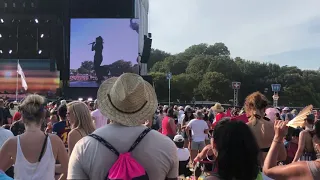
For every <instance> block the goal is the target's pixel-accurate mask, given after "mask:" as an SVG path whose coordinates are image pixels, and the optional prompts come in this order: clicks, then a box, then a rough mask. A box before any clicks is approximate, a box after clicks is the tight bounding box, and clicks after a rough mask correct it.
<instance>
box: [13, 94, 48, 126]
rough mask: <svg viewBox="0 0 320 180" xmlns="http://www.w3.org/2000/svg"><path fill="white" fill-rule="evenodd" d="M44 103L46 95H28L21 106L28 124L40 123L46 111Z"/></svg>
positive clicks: (25, 121)
mask: <svg viewBox="0 0 320 180" xmlns="http://www.w3.org/2000/svg"><path fill="white" fill-rule="evenodd" d="M44 103H45V99H44V97H42V96H40V95H38V94H32V95H28V96H27V97H26V98H25V99H24V100H23V101H22V103H21V105H20V106H19V108H20V111H21V114H22V117H23V122H24V123H26V124H28V123H30V122H35V123H36V124H40V123H41V120H42V119H43V118H44V116H45V112H46V111H45V109H44Z"/></svg>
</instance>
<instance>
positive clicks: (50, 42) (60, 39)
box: [0, 0, 152, 99]
mask: <svg viewBox="0 0 320 180" xmlns="http://www.w3.org/2000/svg"><path fill="white" fill-rule="evenodd" d="M148 11H149V1H148V0H117V1H114V0H103V1H101V0H90V1H88V0H54V1H52V0H25V1H24V0H21V1H16V0H0V35H1V36H0V37H1V38H0V60H1V59H15V60H17V59H19V60H20V62H23V61H22V60H23V59H47V60H49V61H50V68H49V70H50V71H51V72H60V88H61V89H59V90H58V91H57V92H59V95H60V96H64V97H66V98H72V99H77V98H78V97H80V96H81V97H83V98H86V97H85V96H88V97H93V98H94V97H95V95H96V91H97V89H98V87H94V88H91V87H89V88H87V87H83V88H71V87H69V79H70V53H71V49H70V43H71V40H70V38H71V37H70V35H71V32H70V29H71V25H70V24H71V19H73V18H74V19H77V18H96V19H97V18H99V19H103V18H110V19H126V18H127V19H128V20H129V19H134V20H135V21H137V22H138V26H137V27H135V28H132V30H136V31H137V32H136V33H137V39H138V45H137V54H136V57H134V59H135V60H134V61H135V63H137V64H138V66H137V67H138V72H137V73H139V74H140V75H142V76H144V75H147V61H148V58H149V57H148V55H150V50H151V49H150V48H151V34H150V33H149V31H148ZM84 26H86V25H84ZM128 26H129V24H128ZM146 39H147V40H148V41H147V42H148V45H147V46H145V45H144V42H146ZM104 45H105V49H107V47H106V42H105V43H104ZM76 53H79V54H81V52H76ZM141 60H142V62H143V63H142V62H141ZM91 61H92V60H91ZM22 66H24V64H22ZM22 68H23V69H27V68H25V67H22ZM26 79H27V81H28V77H27V75H26ZM145 79H148V81H151V82H152V79H151V80H150V78H146V77H145Z"/></svg>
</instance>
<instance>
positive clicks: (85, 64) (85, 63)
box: [80, 61, 93, 72]
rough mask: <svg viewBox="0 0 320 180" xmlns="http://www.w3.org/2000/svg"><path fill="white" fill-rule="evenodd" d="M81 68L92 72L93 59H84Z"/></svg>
mask: <svg viewBox="0 0 320 180" xmlns="http://www.w3.org/2000/svg"><path fill="white" fill-rule="evenodd" d="M80 68H83V69H85V70H87V72H91V71H92V70H93V61H83V62H82V63H81V66H80Z"/></svg>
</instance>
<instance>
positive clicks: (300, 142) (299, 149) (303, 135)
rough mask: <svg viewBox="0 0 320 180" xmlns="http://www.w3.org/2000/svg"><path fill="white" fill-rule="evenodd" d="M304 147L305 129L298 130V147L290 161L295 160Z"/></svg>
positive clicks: (300, 154) (298, 157)
mask: <svg viewBox="0 0 320 180" xmlns="http://www.w3.org/2000/svg"><path fill="white" fill-rule="evenodd" d="M304 148H305V131H302V132H300V135H299V143H298V149H297V152H296V155H295V156H294V159H293V161H292V162H297V161H298V160H299V159H300V157H301V156H302V154H303V151H304Z"/></svg>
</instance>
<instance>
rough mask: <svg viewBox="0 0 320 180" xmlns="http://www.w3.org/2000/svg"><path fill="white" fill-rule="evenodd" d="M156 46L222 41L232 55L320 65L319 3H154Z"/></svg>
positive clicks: (175, 49) (169, 48)
mask: <svg viewBox="0 0 320 180" xmlns="http://www.w3.org/2000/svg"><path fill="white" fill-rule="evenodd" d="M149 2H150V3H149V5H150V9H149V31H150V32H151V33H152V37H153V42H152V43H153V44H152V46H153V48H158V49H161V50H164V51H166V52H170V53H173V54H175V53H179V52H183V51H184V50H185V49H186V48H188V47H189V46H191V45H194V44H200V43H208V44H214V43H216V42H223V43H225V45H226V46H227V47H228V48H229V50H230V52H231V56H232V57H242V58H245V59H248V60H255V61H260V62H272V63H277V64H280V65H290V66H298V67H299V68H301V69H318V68H319V67H320V61H319V60H320V1H319V0H306V1H301V0H281V1H279V0H269V1H257V0H242V1H239V0H225V1H221V0H174V1H171V0H149Z"/></svg>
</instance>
